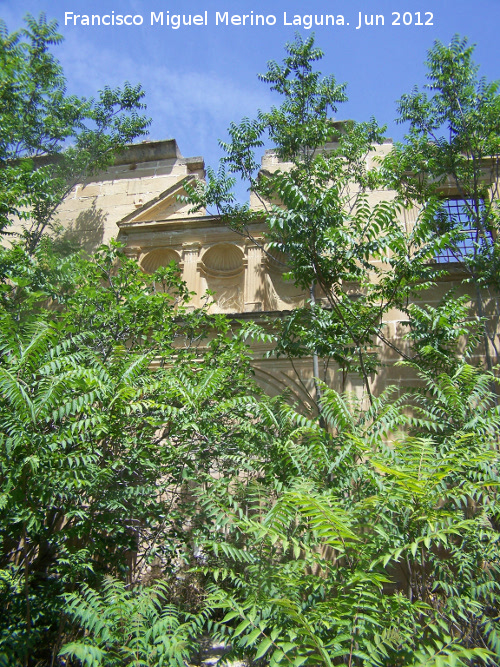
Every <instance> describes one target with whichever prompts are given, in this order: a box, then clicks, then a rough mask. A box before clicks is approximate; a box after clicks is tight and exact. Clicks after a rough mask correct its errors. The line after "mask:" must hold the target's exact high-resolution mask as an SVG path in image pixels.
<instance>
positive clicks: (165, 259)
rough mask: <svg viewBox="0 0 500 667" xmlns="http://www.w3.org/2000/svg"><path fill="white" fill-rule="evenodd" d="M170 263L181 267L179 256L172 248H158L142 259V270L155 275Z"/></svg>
mask: <svg viewBox="0 0 500 667" xmlns="http://www.w3.org/2000/svg"><path fill="white" fill-rule="evenodd" d="M170 262H175V263H176V264H177V265H179V263H180V257H179V254H178V253H177V252H175V250H172V249H171V248H157V249H156V250H151V252H148V253H146V254H145V255H144V256H143V257H142V259H141V268H142V270H143V271H144V272H145V273H154V272H155V271H156V270H157V269H159V268H160V267H162V266H168V265H169V264H170Z"/></svg>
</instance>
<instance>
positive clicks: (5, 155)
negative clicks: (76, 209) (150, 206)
mask: <svg viewBox="0 0 500 667" xmlns="http://www.w3.org/2000/svg"><path fill="white" fill-rule="evenodd" d="M61 41H62V37H61V35H60V34H59V33H58V32H57V23H56V22H55V21H50V22H47V21H46V19H45V15H44V14H41V15H40V17H39V18H38V19H35V18H33V17H32V16H30V15H27V16H26V27H25V28H23V29H22V30H19V31H17V32H14V33H10V34H9V32H8V31H7V28H6V26H5V24H4V23H3V22H0V232H1V233H3V234H5V233H9V227H10V225H11V224H12V220H13V218H16V217H17V218H20V219H21V220H22V221H23V228H24V242H25V245H26V248H27V250H28V251H29V252H30V253H32V252H33V251H34V250H35V248H36V246H37V245H38V243H39V242H40V239H41V237H42V235H43V233H44V232H45V230H46V229H48V228H50V227H51V225H53V223H54V215H55V213H56V211H57V208H58V206H59V205H60V204H61V202H62V200H63V199H64V197H65V196H66V195H67V194H68V193H69V192H70V191H71V189H72V188H73V187H74V186H75V185H76V184H77V183H79V182H82V181H83V180H84V179H85V178H87V177H89V176H91V175H93V174H95V173H96V172H98V171H99V170H101V169H103V168H105V167H107V166H108V165H109V164H111V163H112V161H113V157H114V156H115V155H116V153H117V152H118V151H119V150H120V149H121V148H123V146H124V145H125V144H126V143H128V142H131V141H132V140H133V139H135V138H137V137H139V136H141V135H144V134H145V133H146V130H147V127H148V125H149V122H150V121H149V120H148V119H147V118H146V117H145V116H143V115H140V112H141V110H142V109H143V108H144V105H143V104H142V102H141V100H142V98H143V96H144V93H143V91H142V89H141V87H140V86H132V85H130V84H129V83H126V84H125V85H124V86H123V88H121V89H120V88H116V89H111V88H108V87H107V88H105V89H104V90H102V91H101V92H100V93H99V95H98V98H97V99H85V98H80V97H77V96H75V95H68V94H67V93H66V79H65V76H64V73H63V70H62V67H61V65H60V63H59V62H58V60H57V59H56V58H55V57H54V55H53V54H52V52H51V49H52V47H54V46H55V45H57V44H59V43H60V42H61Z"/></svg>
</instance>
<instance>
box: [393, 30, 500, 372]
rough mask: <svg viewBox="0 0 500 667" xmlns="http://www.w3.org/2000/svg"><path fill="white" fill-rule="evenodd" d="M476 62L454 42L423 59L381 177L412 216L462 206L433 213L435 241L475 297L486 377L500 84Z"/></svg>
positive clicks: (495, 355) (491, 357) (494, 317)
mask: <svg viewBox="0 0 500 667" xmlns="http://www.w3.org/2000/svg"><path fill="white" fill-rule="evenodd" d="M473 55H474V46H472V45H469V44H468V41H467V39H465V38H460V37H459V36H457V35H455V37H454V38H453V39H452V41H451V43H450V44H449V45H445V44H442V43H441V42H439V41H437V42H435V44H434V46H433V47H432V49H430V51H429V52H428V57H427V63H426V64H427V68H428V73H427V79H428V83H427V84H426V85H425V86H424V89H423V90H421V89H419V88H417V87H415V88H414V89H413V91H412V92H411V93H408V94H405V95H403V96H402V98H401V99H400V101H399V104H398V112H399V116H398V122H400V123H408V124H409V131H408V133H407V134H406V136H405V138H404V140H403V141H402V142H401V143H397V144H396V145H395V146H394V150H393V151H391V153H390V154H389V155H388V156H387V158H386V159H385V162H384V172H385V175H386V177H387V179H388V183H389V185H390V187H391V188H394V190H396V191H397V192H398V193H399V195H400V196H401V197H402V198H403V199H404V200H405V201H406V202H408V203H409V204H410V205H411V206H413V207H415V209H416V210H422V209H425V207H426V206H428V205H429V202H433V201H434V202H436V201H437V203H438V204H439V201H440V200H441V201H443V199H447V198H450V197H451V198H452V199H453V198H455V199H458V200H459V207H458V208H457V210H456V211H455V214H454V215H453V214H450V213H449V212H447V211H446V208H445V207H442V208H441V209H440V208H439V207H438V208H437V210H436V215H435V218H434V233H436V234H440V235H443V236H445V237H446V238H447V246H448V248H449V251H450V252H451V253H452V255H453V256H454V259H455V260H456V261H457V262H459V263H460V266H461V268H462V270H463V271H465V272H466V274H467V276H468V282H469V283H470V284H471V287H472V289H473V291H474V292H475V300H476V309H477V314H478V315H479V317H481V318H484V320H483V321H484V329H483V333H484V353H485V356H486V361H487V364H488V368H489V369H490V370H491V369H492V367H493V365H496V364H497V363H498V361H499V360H500V356H499V350H498V346H497V338H496V329H497V327H498V322H499V319H498V303H497V301H498V298H497V295H498V289H499V287H500V283H499V280H498V276H499V275H500V271H499V268H500V264H499V261H500V260H499V258H500V252H499V242H498V238H499V237H498V231H499V189H498V188H499V186H500V94H499V85H500V84H499V82H498V81H493V82H488V81H486V79H485V78H484V77H480V76H479V67H478V65H476V63H475V62H474V60H473ZM464 244H465V245H464ZM442 268H444V267H442Z"/></svg>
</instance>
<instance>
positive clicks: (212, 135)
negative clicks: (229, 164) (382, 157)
mask: <svg viewBox="0 0 500 667" xmlns="http://www.w3.org/2000/svg"><path fill="white" fill-rule="evenodd" d="M40 11H44V12H45V13H46V14H47V18H55V19H57V21H58V22H59V27H60V32H61V33H62V34H63V35H64V37H65V41H64V43H63V44H62V45H61V46H58V47H55V50H54V52H55V54H56V55H57V56H58V57H59V59H60V61H61V62H62V64H63V66H64V69H65V73H66V76H67V79H68V89H69V91H70V92H72V93H76V94H79V95H85V96H92V95H93V94H95V92H96V91H97V90H98V89H99V88H102V87H103V86H104V85H111V86H115V85H119V84H121V83H122V82H123V81H125V80H128V81H130V82H132V83H137V82H140V83H142V85H143V87H144V89H145V91H146V103H147V105H148V113H149V115H150V116H151V117H152V118H153V123H152V126H151V130H150V138H152V139H163V138H172V137H173V138H175V139H177V142H178V144H179V147H180V149H181V151H182V153H183V155H185V156H194V155H203V156H204V157H205V160H206V163H207V164H211V165H216V162H217V160H218V158H219V156H220V155H221V152H220V149H219V148H218V143H217V142H218V140H219V139H225V138H227V133H226V130H227V127H228V125H229V123H230V122H231V121H232V120H234V121H239V120H240V119H241V118H242V117H243V116H250V117H252V116H254V115H255V113H256V111H257V109H258V108H263V109H266V108H269V106H270V105H271V104H272V103H273V100H275V98H274V97H273V95H272V94H271V93H269V91H268V89H267V87H266V85H265V84H263V83H260V82H259V81H258V80H257V76H256V74H257V73H258V72H264V71H265V70H266V63H267V61H268V60H272V59H273V60H280V59H281V58H282V56H283V53H284V51H283V45H284V43H285V42H286V41H287V40H291V39H293V36H294V32H295V31H296V30H297V27H296V26H287V25H284V12H286V14H287V21H288V22H291V21H292V19H293V16H295V15H298V16H301V17H302V16H304V15H306V16H307V15H310V14H312V15H313V17H314V15H318V16H319V15H322V14H323V15H327V14H333V15H335V16H338V15H343V17H344V22H345V23H349V24H350V25H349V26H347V25H344V26H341V25H336V26H334V27H332V26H322V27H321V26H320V27H315V28H314V32H315V35H316V42H317V44H318V45H319V46H320V47H321V48H322V49H323V50H324V51H325V57H324V59H323V60H322V61H321V63H320V69H321V70H322V72H323V73H324V74H330V73H333V74H334V75H335V77H336V78H337V80H338V81H339V82H347V84H348V88H347V93H348V96H349V102H348V103H347V104H345V105H343V106H342V107H341V108H340V109H339V112H338V114H337V117H338V118H354V119H356V120H365V119H368V118H369V117H370V116H375V118H377V120H378V121H379V122H381V123H385V124H387V125H388V131H387V134H388V136H392V137H394V138H396V139H398V138H401V136H402V129H401V128H400V127H398V126H396V125H395V123H394V118H395V116H396V100H397V99H398V98H399V97H400V96H401V94H402V93H404V92H407V91H409V90H411V88H412V87H413V86H414V85H415V84H417V85H419V86H420V85H422V84H423V83H424V82H425V66H424V64H423V63H424V60H425V56H426V51H427V49H428V48H429V47H431V46H432V43H433V41H434V40H435V39H440V40H441V41H443V42H449V41H450V39H451V37H452V35H453V34H454V33H459V34H461V35H466V36H468V37H469V39H470V41H471V42H473V43H476V44H477V49H476V61H477V62H478V63H479V64H480V65H481V70H480V71H481V73H482V74H483V75H484V76H486V78H487V79H490V80H491V79H497V78H500V67H499V37H498V35H499V32H498V25H499V19H500V0H477V1H476V2H470V1H467V0H453V1H452V0H406V2H401V0H392V1H390V0H358V1H356V0H310V1H309V2H308V3H306V2H305V0H303V1H302V2H299V1H298V0H274V1H273V0H268V1H267V2H265V1H263V0H253V1H252V2H250V1H248V0H245V1H243V0H232V1H231V2H229V1H228V0H220V1H213V0H205V1H201V0H191V2H186V1H185V0H184V1H182V0H170V2H161V1H159V0H150V1H148V2H146V1H144V0H121V1H120V2H112V1H110V0H100V1H96V0H90V1H88V2H81V1H79V2H76V1H74V0H73V1H72V0H66V2H62V1H61V0H36V1H35V0H16V2H13V1H11V0H7V1H5V0H0V17H1V18H2V19H3V20H4V21H5V22H6V23H7V27H8V28H9V30H14V29H17V28H19V27H20V26H21V25H22V17H23V16H24V15H25V14H26V13H28V12H29V13H32V14H34V15H38V13H39V12H40ZM68 11H71V12H73V13H74V14H99V15H104V14H111V13H112V12H113V11H114V13H115V14H124V15H125V14H131V15H140V16H142V17H143V19H144V22H143V25H141V26H130V27H126V26H114V27H113V26H109V27H106V26H100V27H98V26H93V27H92V26H88V27H85V26H82V25H77V26H74V25H72V24H70V25H66V26H65V25H64V18H65V12H68ZM160 11H163V13H164V26H163V27H161V26H159V25H154V26H151V25H150V14H151V12H155V13H158V12H160ZM205 11H207V12H208V25H207V26H193V25H192V26H191V27H183V26H181V27H180V28H179V29H177V30H174V29H172V28H171V27H169V26H167V25H165V21H166V18H165V17H166V15H167V12H170V15H174V14H181V15H183V14H184V15H189V14H191V15H196V14H203V13H204V12H205ZM226 11H227V12H229V16H231V15H242V14H247V15H248V14H251V12H253V13H254V15H257V14H263V15H265V16H275V17H276V24H275V25H273V26H264V27H262V26H249V25H246V26H242V25H240V26H237V25H228V26H225V25H223V26H221V25H219V26H216V25H215V17H216V12H220V13H224V12H226ZM360 12H361V16H362V19H363V20H364V16H365V14H366V15H368V17H370V16H371V15H372V14H373V15H383V16H384V19H385V23H384V25H383V26H382V25H380V20H379V25H378V26H362V27H361V28H360V29H356V26H357V25H358V22H359V13H360ZM393 12H398V13H399V14H400V24H401V25H399V26H396V25H392V22H393V20H395V19H397V15H396V14H393ZM405 12H408V14H406V15H405V16H404V13H405ZM427 12H432V19H431V20H432V23H433V25H428V26H416V25H414V23H415V22H416V21H417V20H418V14H417V13H419V15H420V19H421V21H422V22H425V21H428V20H430V15H429V14H428V13H427ZM404 18H406V21H407V22H409V21H410V19H411V22H412V25H408V26H404V25H403V19H404ZM270 20H272V19H270ZM313 20H314V19H313ZM300 32H301V34H303V35H305V36H307V35H309V34H310V33H311V30H305V29H303V28H302V30H300Z"/></svg>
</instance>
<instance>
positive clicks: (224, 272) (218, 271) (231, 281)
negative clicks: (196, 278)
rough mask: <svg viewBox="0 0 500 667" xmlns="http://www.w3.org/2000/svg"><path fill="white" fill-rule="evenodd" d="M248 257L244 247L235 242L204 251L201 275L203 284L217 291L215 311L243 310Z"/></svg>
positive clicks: (214, 304)
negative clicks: (245, 271)
mask: <svg viewBox="0 0 500 667" xmlns="http://www.w3.org/2000/svg"><path fill="white" fill-rule="evenodd" d="M244 259H245V258H244V255H243V252H242V251H241V249H240V248H239V247H238V246H237V245H234V244H233V243H218V244H217V245H213V246H211V247H210V248H207V250H205V252H204V253H203V255H202V257H201V262H200V274H201V278H202V287H203V288H205V289H208V290H210V291H211V292H214V295H213V297H212V298H213V305H212V312H215V313H239V312H242V311H243V304H244V298H243V291H244V270H245V262H244ZM202 291H204V289H202Z"/></svg>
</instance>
